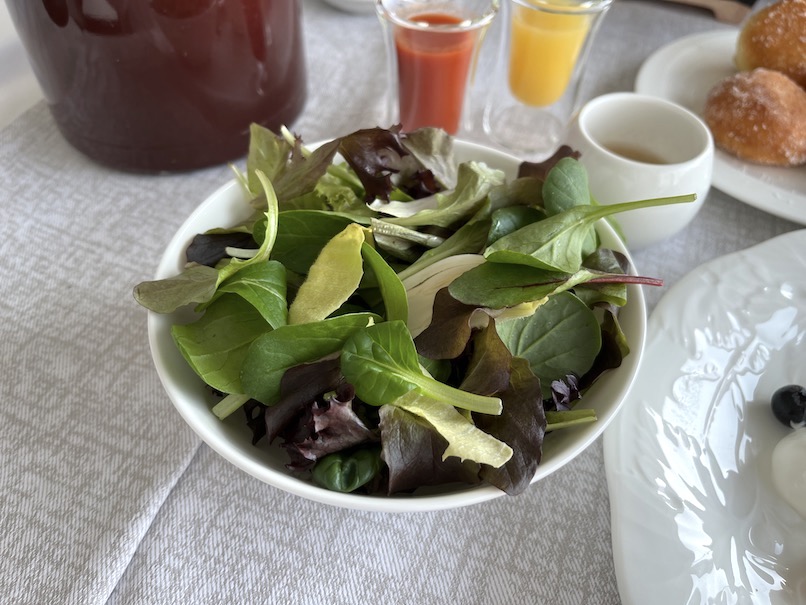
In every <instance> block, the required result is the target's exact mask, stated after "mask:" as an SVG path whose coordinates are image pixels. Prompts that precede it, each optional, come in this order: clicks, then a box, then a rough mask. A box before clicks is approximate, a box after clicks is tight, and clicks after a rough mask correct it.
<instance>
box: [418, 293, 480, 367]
mask: <svg viewBox="0 0 806 605" xmlns="http://www.w3.org/2000/svg"><path fill="white" fill-rule="evenodd" d="M475 310H476V307H475V306H470V305H466V304H464V303H461V302H459V301H458V300H456V299H455V298H453V297H452V296H451V295H450V293H449V292H448V288H447V287H445V288H442V289H441V290H439V291H438V292H437V294H436V296H435V297H434V311H433V315H432V317H431V324H430V325H429V326H428V327H427V328H426V329H425V330H424V331H423V332H421V333H420V334H419V335H418V336H417V338H415V340H414V344H415V345H416V346H417V352H418V353H419V354H420V355H422V356H423V357H427V358H429V359H454V358H456V357H459V355H461V354H462V352H463V351H464V350H465V347H466V346H467V343H468V341H469V340H470V335H471V331H472V330H471V328H470V323H469V320H470V316H471V315H472V314H473V312H474V311H475Z"/></svg>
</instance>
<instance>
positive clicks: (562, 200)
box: [543, 158, 591, 216]
mask: <svg viewBox="0 0 806 605" xmlns="http://www.w3.org/2000/svg"><path fill="white" fill-rule="evenodd" d="M590 199H591V198H590V189H589V188H588V173H587V172H586V171H585V168H583V166H582V164H580V163H579V162H577V161H576V160H574V159H572V158H563V159H561V160H560V161H559V162H557V164H556V165H555V166H554V168H552V169H551V171H550V172H549V173H548V176H547V177H546V182H545V183H543V207H544V208H545V209H546V213H547V214H548V215H549V216H551V215H553V214H559V213H561V212H563V211H564V210H569V209H570V208H573V207H574V206H587V205H589V204H590Z"/></svg>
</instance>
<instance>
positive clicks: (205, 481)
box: [0, 0, 799, 605]
mask: <svg viewBox="0 0 806 605" xmlns="http://www.w3.org/2000/svg"><path fill="white" fill-rule="evenodd" d="M304 8H305V34H306V44H307V53H308V62H309V66H310V73H309V77H310V99H309V102H308V105H307V108H306V111H305V113H304V115H303V116H302V117H301V118H300V120H299V121H298V122H297V123H296V124H294V125H293V129H294V130H295V131H296V132H299V133H301V134H303V136H304V137H305V138H306V140H308V141H315V140H319V139H325V138H327V137H330V136H335V135H340V134H344V133H346V132H348V131H351V130H354V129H356V128H359V127H363V126H372V125H374V124H375V122H376V121H377V119H378V118H377V116H378V115H379V113H378V112H379V111H380V107H381V101H380V99H381V97H382V95H383V86H384V85H383V79H382V78H381V77H376V76H383V70H384V58H383V46H382V40H381V36H380V30H379V26H378V23H377V21H376V18H375V17H374V16H372V15H367V16H364V15H352V14H348V13H342V12H339V11H337V10H335V9H332V8H330V7H329V6H327V5H324V4H320V3H319V1H318V0H306V2H305V7H304ZM725 27H727V26H725V25H722V24H719V23H717V22H715V21H714V20H713V19H712V18H711V17H710V15H709V14H707V13H705V12H702V11H699V10H697V9H688V8H682V7H677V6H672V5H667V4H665V3H652V2H628V1H626V0H617V3H616V5H615V6H614V7H613V9H612V10H611V12H610V13H609V14H608V15H607V17H606V20H605V23H604V25H603V27H602V29H601V30H600V32H599V35H598V38H597V41H596V45H595V48H594V50H593V53H592V56H591V62H590V69H589V71H588V77H587V79H586V81H585V85H584V88H583V94H584V95H585V96H586V97H592V96H595V95H598V94H602V93H605V92H610V91H617V90H629V89H631V88H632V86H633V81H634V78H635V74H636V71H637V69H638V68H639V66H640V64H641V63H642V61H643V60H644V59H645V58H646V57H647V56H648V55H649V54H650V53H651V52H652V51H654V50H655V49H657V48H659V47H660V46H663V45H664V44H666V43H668V42H670V41H672V40H674V39H676V38H678V37H680V36H682V35H685V34H689V33H694V32H697V31H706V30H711V29H718V28H725ZM468 138H478V139H479V140H483V137H482V136H481V135H480V134H478V133H468ZM230 174H231V173H230V172H229V169H228V168H227V167H223V166H222V167H218V168H213V169H209V170H203V171H198V172H194V173H192V174H183V175H175V176H158V177H148V176H133V175H128V174H122V173H119V172H114V171H110V170H107V169H104V168H101V167H99V166H96V165H94V164H92V163H91V162H89V161H88V160H86V159H85V158H84V157H82V156H81V155H79V154H78V153H77V152H75V151H74V150H73V149H71V148H70V147H69V146H68V145H67V144H66V143H65V142H64V141H63V139H62V138H61V137H60V136H59V134H58V133H57V131H56V129H55V127H54V125H53V122H52V120H51V118H50V115H49V113H48V111H47V108H46V107H45V106H44V105H38V106H36V107H35V108H34V109H32V110H31V111H29V112H28V113H26V114H24V115H23V116H22V117H21V118H20V119H18V120H17V121H15V122H14V123H12V124H11V125H10V126H9V127H7V128H6V129H5V130H3V131H2V132H0V210H1V211H2V220H0V280H1V281H0V293H2V294H1V295H0V361H1V362H2V363H0V369H1V370H2V387H3V388H2V399H0V409H2V416H0V418H1V421H0V452H2V465H1V466H0V510H1V511H2V514H1V515H0V553H2V556H0V602H3V603H20V604H22V603H26V604H31V605H46V604H55V603H77V604H99V603H109V604H124V603H138V604H139V603H157V604H159V603H322V604H338V603H344V604H355V603H417V604H420V605H426V604H430V603H434V604H442V603H463V604H506V603H512V604H516V603H523V604H536V603H541V604H542V603H546V604H549V603H551V604H568V605H579V604H584V603H594V604H611V603H618V602H619V597H618V588H617V584H616V579H615V575H614V572H613V562H612V552H611V542H610V518H609V505H608V493H607V485H606V481H605V476H604V465H603V459H602V447H601V440H600V441H597V442H596V443H595V444H594V445H593V446H592V447H590V448H589V449H588V450H587V451H586V452H584V453H583V454H582V455H580V456H579V457H578V458H577V459H576V460H574V461H573V462H572V463H570V464H569V465H567V466H566V467H564V468H563V469H562V470H561V471H559V472H557V473H555V474H554V475H552V476H551V477H550V478H548V479H547V480H545V481H542V482H540V483H539V484H537V485H535V486H532V487H531V488H530V489H529V490H528V491H527V492H526V493H524V494H522V495H520V496H518V497H514V498H508V497H504V498H499V499H497V500H495V501H492V502H488V503H485V504H481V505H477V506H473V507H469V508H464V509H459V510H453V511H446V512H436V513H425V514H399V515H390V514H374V513H367V512H354V511H349V510H342V509H336V508H331V507H327V506H323V505H319V504H313V503H311V502H308V501H305V500H303V499H300V498H298V497H296V496H292V495H288V494H286V493H283V492H281V491H279V490H277V489H274V488H272V487H270V486H268V485H265V484H263V483H261V482H259V481H258V480H256V479H253V478H252V477H250V476H248V475H246V474H245V473H243V472H240V471H238V470H237V469H235V468H234V467H233V466H231V465H230V464H229V463H227V462H226V461H224V460H223V459H222V458H220V457H219V456H217V455H216V454H215V453H213V452H212V451H211V450H210V449H209V448H208V447H207V446H205V445H203V444H201V443H200V441H199V439H198V438H197V437H196V436H195V435H194V434H193V433H192V432H191V431H190V429H189V428H187V426H186V425H185V424H184V423H183V421H182V420H181V418H180V417H179V415H178V414H177V413H176V412H175V411H174V409H173V407H172V406H171V404H170V402H169V400H168V398H167V397H166V395H165V393H164V392H163V390H162V388H161V386H160V383H159V380H158V378H157V374H156V372H155V370H154V368H153V365H152V362H151V358H150V354H149V350H148V344H147V339H146V313H145V311H144V310H143V309H142V308H140V307H138V306H137V305H136V304H135V303H134V301H133V299H132V296H131V290H132V287H133V286H134V285H135V284H136V283H138V282H140V281H142V280H145V279H148V278H150V277H151V276H152V275H153V273H154V270H155V268H156V265H157V262H158V259H159V258H160V255H161V252H162V250H163V249H164V247H165V246H166V244H167V243H168V241H169V239H170V237H171V236H172V234H173V233H174V231H175V230H176V229H177V228H178V227H179V225H180V224H181V223H182V222H183V220H184V219H185V218H186V217H187V215H188V214H189V213H190V212H191V211H192V210H193V209H194V208H195V207H196V206H197V205H198V204H199V202H200V201H201V200H203V199H204V197H205V196H206V195H207V194H209V193H210V192H212V191H213V190H214V189H215V188H216V187H217V186H218V185H220V184H222V183H223V182H224V181H226V180H228V179H229V178H230ZM798 227H799V226H798V225H795V224H792V223H789V222H786V221H783V220H779V219H776V218H774V217H772V216H769V215H767V214H764V213H762V212H759V211H756V210H754V209H752V208H750V207H749V206H747V205H745V204H742V203H740V202H738V201H736V200H733V199H731V198H729V197H728V196H726V195H723V194H722V193H721V192H719V191H712V193H711V194H710V195H709V197H708V200H707V202H706V204H705V207H704V208H703V210H702V211H701V213H700V215H699V216H698V218H697V220H696V221H695V222H694V223H693V224H692V225H691V226H690V227H689V228H688V229H686V230H685V231H684V232H682V233H680V234H679V235H678V236H676V237H675V238H673V239H671V240H669V241H667V242H665V243H663V244H661V245H658V246H656V247H654V248H651V249H648V250H645V251H642V252H639V253H637V254H636V255H635V260H636V264H637V265H638V268H639V270H640V271H641V272H642V273H644V274H647V275H653V276H657V277H662V278H664V279H665V280H666V283H667V286H666V287H668V285H671V284H673V283H674V282H675V281H677V280H678V279H679V278H680V277H681V276H682V275H684V274H685V273H687V272H688V271H689V270H691V269H692V268H693V267H695V266H697V265H698V264H699V263H701V262H703V261H706V260H708V259H710V258H713V257H715V256H719V255H721V254H723V253H727V252H731V251H734V250H738V249H740V248H744V247H746V246H749V245H751V244H754V243H757V242H760V241H763V240H765V239H767V238H769V237H772V236H774V235H777V234H780V233H783V232H786V231H789V230H793V229H796V228H798ZM666 287H664V288H659V289H652V290H649V291H648V292H647V296H648V301H649V305H650V308H651V307H652V306H653V305H654V304H655V302H656V301H657V300H658V298H659V297H660V296H662V294H663V292H664V291H665V289H666Z"/></svg>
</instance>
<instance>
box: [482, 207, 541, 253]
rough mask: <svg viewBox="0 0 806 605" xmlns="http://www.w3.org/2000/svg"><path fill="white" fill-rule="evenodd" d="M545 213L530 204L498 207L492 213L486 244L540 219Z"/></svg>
mask: <svg viewBox="0 0 806 605" xmlns="http://www.w3.org/2000/svg"><path fill="white" fill-rule="evenodd" d="M545 216H546V214H545V213H544V212H543V211H542V210H539V209H537V208H532V207H530V206H509V207H506V208H499V209H498V210H495V211H494V212H493V214H492V219H491V221H492V224H491V225H490V231H489V234H488V235H487V245H488V246H489V245H490V244H492V243H493V242H494V241H496V240H499V239H501V238H502V237H504V236H505V235H509V234H510V233H514V232H515V231H517V230H518V229H520V228H521V227H525V226H526V225H531V224H532V223H535V222H537V221H539V220H542V219H543V218H544V217H545Z"/></svg>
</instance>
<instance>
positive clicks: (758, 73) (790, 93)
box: [703, 68, 806, 166]
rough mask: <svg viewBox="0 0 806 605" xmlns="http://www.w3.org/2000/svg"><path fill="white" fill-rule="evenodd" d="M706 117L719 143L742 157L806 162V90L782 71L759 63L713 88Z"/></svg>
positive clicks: (774, 163)
mask: <svg viewBox="0 0 806 605" xmlns="http://www.w3.org/2000/svg"><path fill="white" fill-rule="evenodd" d="M703 117H704V119H705V122H706V123H707V124H708V127H709V128H710V129H711V134H712V135H713V137H714V143H715V144H716V145H717V146H718V147H720V148H722V149H724V150H725V151H727V152H728V153H731V154H733V155H735V156H736V157H738V158H740V159H742V160H746V161H749V162H754V163H758V164H767V165H772V166H798V165H801V164H804V163H806V91H804V90H803V89H802V88H800V87H799V86H798V85H797V84H795V82H793V81H792V80H791V79H789V78H788V77H787V76H785V75H783V74H781V73H778V72H776V71H772V70H769V69H764V68H758V69H754V70H753V71H749V72H740V73H737V74H735V75H733V76H730V77H728V78H725V79H724V80H722V81H720V82H719V83H718V84H717V85H716V86H714V88H712V89H711V91H710V92H709V94H708V97H707V100H706V104H705V111H704V116H703Z"/></svg>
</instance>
